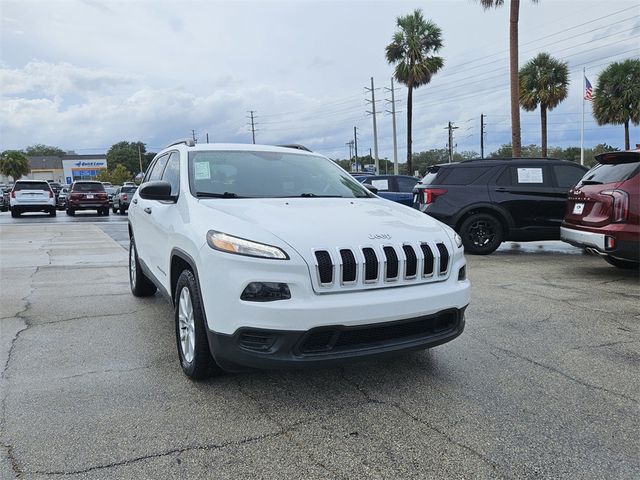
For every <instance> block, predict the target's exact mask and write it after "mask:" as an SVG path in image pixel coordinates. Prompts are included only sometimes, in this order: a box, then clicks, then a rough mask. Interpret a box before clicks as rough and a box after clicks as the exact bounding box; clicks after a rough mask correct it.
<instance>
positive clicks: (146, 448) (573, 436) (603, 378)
mask: <svg viewBox="0 0 640 480" xmlns="http://www.w3.org/2000/svg"><path fill="white" fill-rule="evenodd" d="M3 216H4V214H3ZM114 217H115V216H114ZM61 218H63V216H61ZM116 218H117V217H116ZM124 218H126V217H124ZM124 218H123V220H124ZM0 223H2V222H0ZM126 243H127V242H126V223H125V222H124V221H121V220H120V219H118V220H116V219H115V218H113V219H111V220H110V221H109V222H101V223H99V222H89V221H86V222H82V221H77V222H70V223H64V222H63V220H62V219H52V221H50V222H43V223H37V224H36V223H33V222H21V223H19V224H18V223H15V224H14V223H12V224H4V225H0V322H1V323H0V333H1V335H0V368H1V369H2V376H1V380H0V382H1V383H0V387H1V392H2V393H1V395H2V399H1V401H2V403H1V408H2V412H1V414H2V415H1V417H0V421H1V423H0V427H1V428H0V436H1V439H0V443H1V444H2V450H1V451H0V477H1V478H13V477H19V478H29V479H31V478H33V479H40V478H57V477H61V476H64V477H65V478H92V479H105V478H216V479H225V478H229V479H235V478H274V479H282V478H295V479H298V478H305V479H307V478H314V479H315V478H327V479H336V478H338V479H352V478H353V479H356V478H366V479H370V478H381V479H382V478H384V479H395V478H398V479H409V478H416V479H422V478H536V479H537V478H554V479H555V478H571V479H575V478H581V479H603V478H615V479H637V478H640V433H639V432H640V408H639V407H640V404H639V400H640V399H639V397H640V375H638V370H639V367H640V301H639V300H640V282H639V280H638V273H637V272H627V271H621V270H618V269H615V268H613V267H611V266H609V265H608V264H606V263H605V262H604V261H602V260H601V259H599V258H596V257H592V256H587V255H582V254H579V253H578V252H577V251H575V250H573V249H572V248H573V247H565V246H563V244H559V245H557V244H554V245H555V247H553V246H552V247H548V246H547V247H546V248H545V247H544V246H543V247H542V248H540V249H537V248H524V249H523V248H518V247H517V246H514V245H510V246H509V247H508V248H502V249H501V250H499V251H498V252H496V253H495V254H493V255H490V256H486V257H471V256H470V257H468V263H469V269H468V271H469V276H470V278H471V280H472V283H473V293H472V302H471V305H470V306H469V308H468V310H467V327H466V330H465V332H464V333H463V334H462V335H461V336H460V337H459V338H457V339H456V340H454V341H453V342H451V343H449V344H446V345H443V346H440V347H437V348H434V349H431V350H429V351H424V352H419V353H412V354H408V355H403V356H399V357H396V358H393V359H385V360H374V361H368V362H361V363H357V364H351V365H347V366H344V367H341V368H329V369H314V370H303V371H276V372H270V371H255V372H247V373H240V374H229V375H225V376H222V377H219V378H215V379H211V380H209V381H206V382H201V383H194V382H192V381H190V380H188V379H187V377H185V376H184V375H183V374H182V372H181V370H180V366H179V364H178V361H177V353H176V346H175V337H174V330H173V320H172V311H171V308H170V306H169V304H168V303H167V302H165V301H164V300H163V299H162V298H160V297H158V296H156V297H152V298H149V299H138V298H134V297H133V296H132V295H131V294H130V293H129V287H128V280H127V266H126V265H127V252H126V250H125V248H123V247H125V246H126Z"/></svg>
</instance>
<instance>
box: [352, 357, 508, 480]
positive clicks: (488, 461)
mask: <svg viewBox="0 0 640 480" xmlns="http://www.w3.org/2000/svg"><path fill="white" fill-rule="evenodd" d="M341 371H342V378H343V379H344V380H345V382H347V383H348V384H350V385H351V386H352V387H354V388H355V389H356V390H357V391H358V392H360V393H361V394H362V395H363V396H364V397H365V399H367V401H368V403H371V404H378V405H386V406H390V407H393V408H395V409H396V410H398V411H399V412H400V413H402V414H403V415H405V416H406V417H408V418H410V419H411V420H413V421H415V422H417V423H420V424H421V425H424V426H425V427H427V428H429V429H430V430H432V431H434V432H436V433H438V434H439V435H441V436H443V437H444V438H445V439H446V440H447V441H448V442H449V443H451V444H453V445H456V446H458V447H460V448H462V449H463V450H465V451H467V452H469V453H471V454H472V455H473V456H475V457H476V458H478V459H479V460H481V461H482V462H484V463H485V464H487V465H489V466H490V467H491V468H492V469H493V471H494V473H496V474H497V475H499V476H500V478H505V479H509V478H510V477H508V476H507V475H506V474H504V473H500V472H499V471H498V470H499V469H500V465H499V464H497V463H496V462H494V461H493V460H491V459H490V458H488V457H487V456H486V455H484V454H482V453H480V452H478V451H477V450H475V449H474V448H472V447H470V446H469V445H466V444H464V443H462V442H459V441H457V440H455V439H454V438H453V437H451V436H450V435H448V434H447V433H445V432H443V431H442V430H440V429H438V428H436V427H434V426H433V425H431V424H430V423H429V422H427V421H426V420H424V419H422V418H420V417H418V416H417V415H414V414H412V413H411V412H409V411H408V410H407V409H405V408H404V407H403V406H402V405H400V404H399V403H397V402H390V401H388V400H378V399H376V398H373V397H372V396H371V395H370V394H369V392H367V391H366V390H365V389H364V388H363V387H362V385H360V384H359V383H358V382H356V381H354V380H351V379H350V378H348V377H347V373H346V371H345V370H344V368H342V369H341Z"/></svg>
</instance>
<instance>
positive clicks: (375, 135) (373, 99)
mask: <svg viewBox="0 0 640 480" xmlns="http://www.w3.org/2000/svg"><path fill="white" fill-rule="evenodd" d="M364 89H365V90H367V91H368V92H371V100H367V102H369V103H371V111H370V112H369V111H367V113H369V114H371V115H372V116H373V153H374V155H375V160H376V174H378V175H380V165H379V164H378V163H379V162H378V127H377V123H376V95H375V92H374V90H375V88H374V87H373V77H371V88H368V87H364Z"/></svg>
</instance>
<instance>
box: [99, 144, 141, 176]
mask: <svg viewBox="0 0 640 480" xmlns="http://www.w3.org/2000/svg"><path fill="white" fill-rule="evenodd" d="M138 149H139V150H138ZM146 151H147V150H146V147H145V145H144V143H142V142H126V141H123V142H118V143H116V144H114V145H112V146H111V148H110V149H109V151H108V152H107V165H108V167H109V170H113V169H114V168H116V167H117V166H118V165H124V166H125V168H126V169H127V170H128V171H130V172H139V171H140V159H142V169H143V171H144V169H145V168H146V167H147V166H148V164H149V163H148V160H147V156H146Z"/></svg>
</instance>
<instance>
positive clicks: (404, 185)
mask: <svg viewBox="0 0 640 480" xmlns="http://www.w3.org/2000/svg"><path fill="white" fill-rule="evenodd" d="M396 180H397V182H398V191H399V192H411V191H413V187H415V186H416V184H417V183H418V180H416V179H415V178H406V177H398V178H396Z"/></svg>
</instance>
